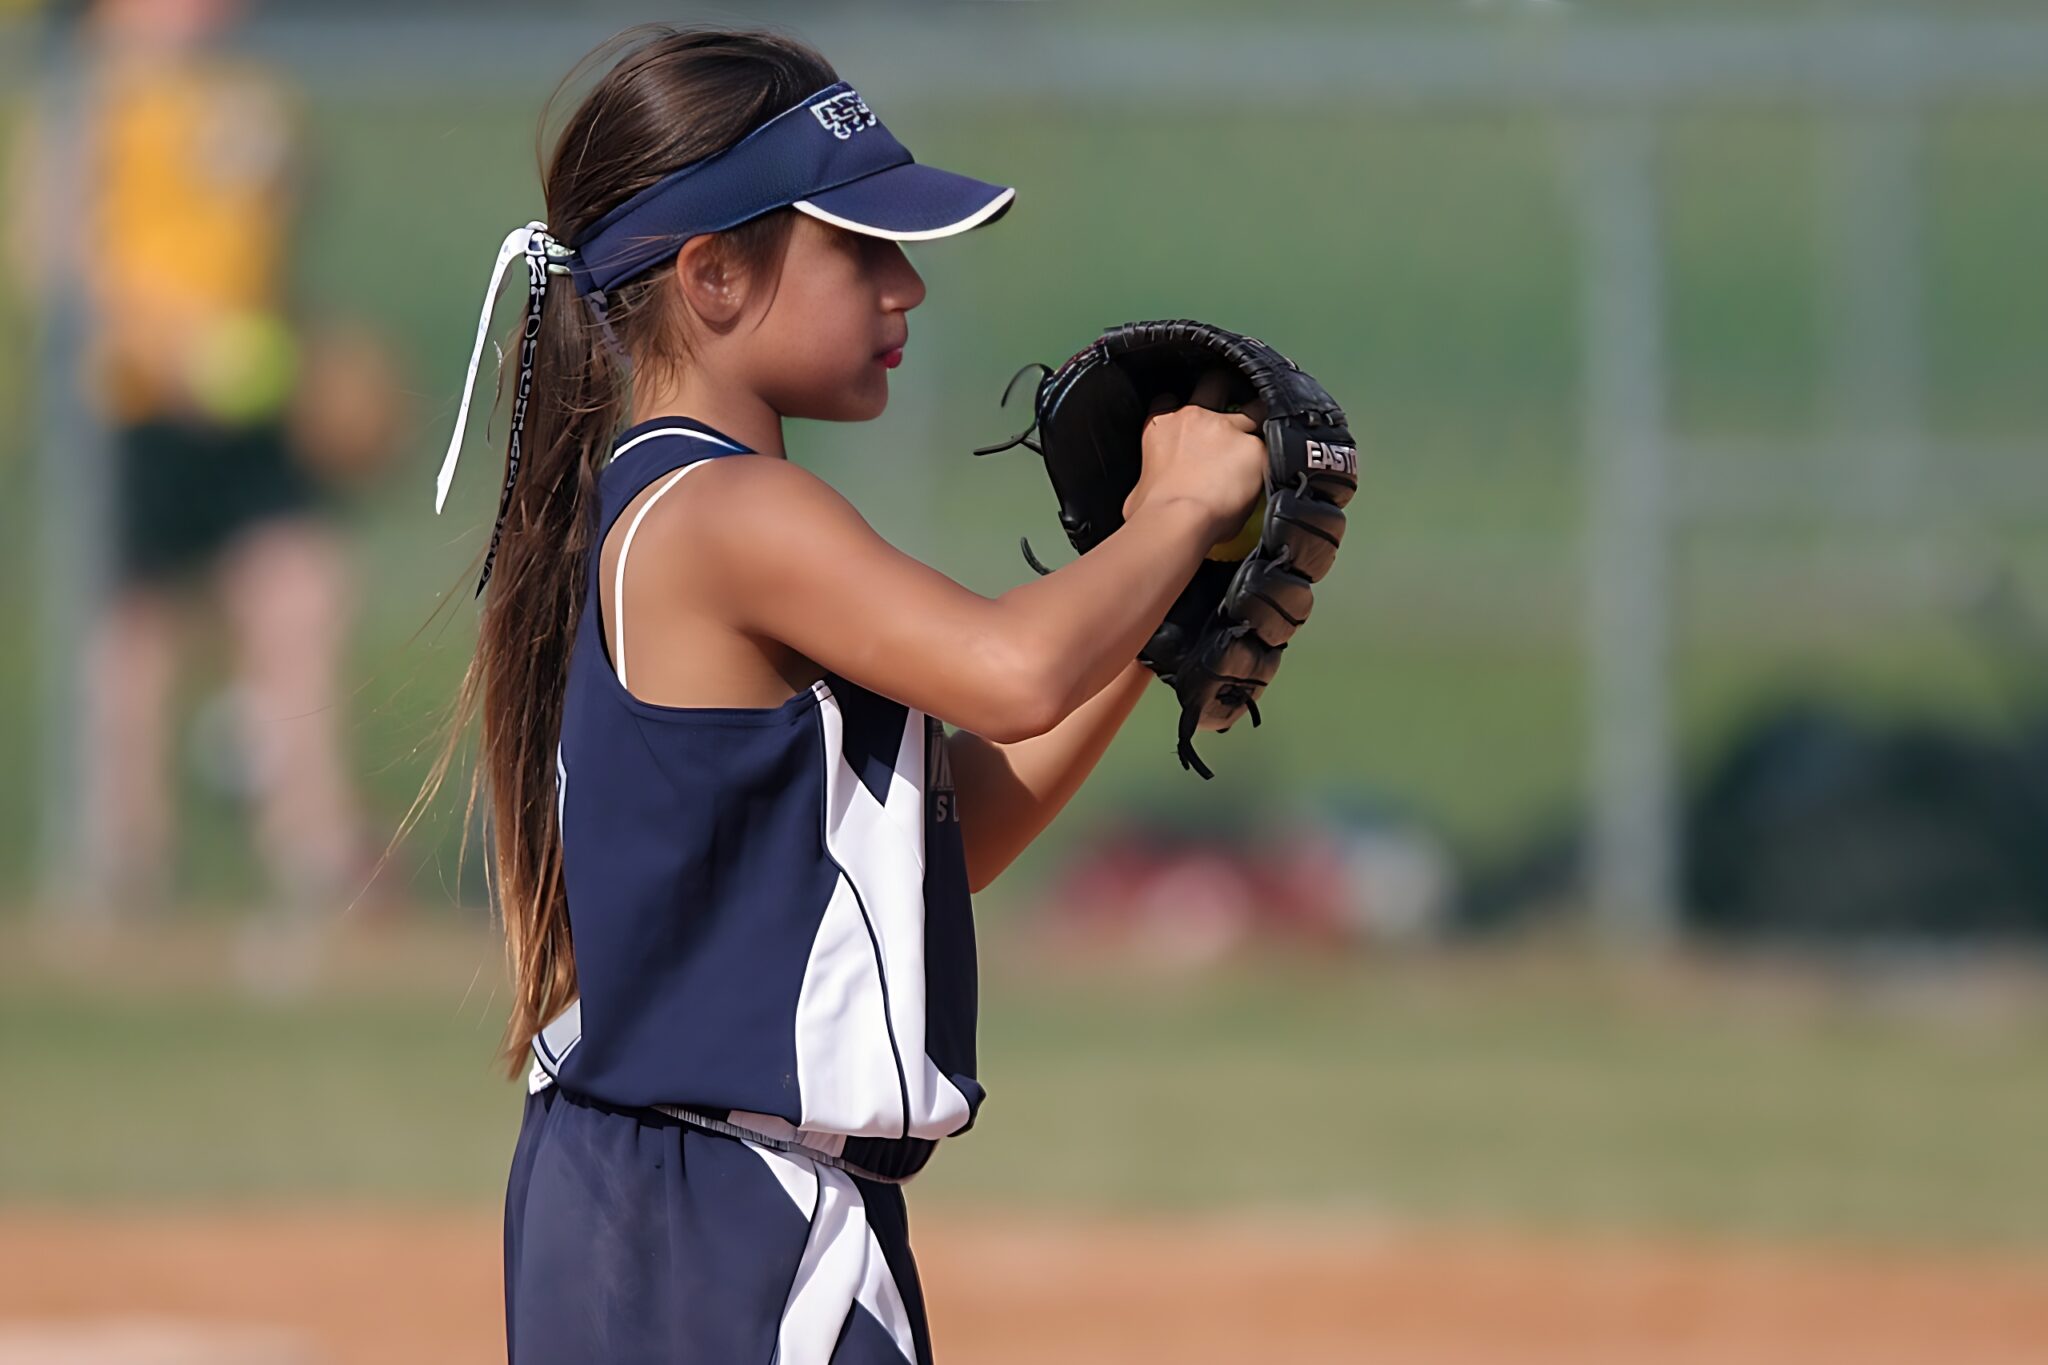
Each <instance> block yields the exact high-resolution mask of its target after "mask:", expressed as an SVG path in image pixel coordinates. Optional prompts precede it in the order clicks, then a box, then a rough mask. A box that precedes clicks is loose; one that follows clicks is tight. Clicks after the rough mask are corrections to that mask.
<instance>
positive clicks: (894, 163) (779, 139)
mask: <svg viewBox="0 0 2048 1365" xmlns="http://www.w3.org/2000/svg"><path fill="white" fill-rule="evenodd" d="M1016 195H1017V191H1016V190H1014V189H1012V188H1010V187H1009V186H1006V185H992V184H989V183H988V182H987V181H984V180H976V179H974V178H973V177H971V176H965V175H960V174H958V173H956V172H953V171H945V170H940V169H939V168H938V167H936V166H926V165H922V164H920V163H919V162H917V161H915V160H913V159H912V157H911V155H910V152H909V151H908V150H907V149H906V148H905V147H904V146H903V144H902V143H900V142H898V141H897V140H896V139H895V137H894V136H893V135H891V133H890V132H889V130H888V129H887V128H885V127H883V126H882V122H881V120H880V119H878V118H876V117H875V115H874V111H872V110H871V109H869V108H868V106H867V102H866V101H865V100H863V99H862V98H861V97H860V94H859V92H858V91H856V90H855V89H854V88H853V87H852V86H851V85H849V84H847V83H846V82H845V81H839V82H837V83H835V84H832V85H828V86H826V87H825V88H824V89H823V90H820V91H818V92H817V93H816V94H813V95H811V96H810V97H808V98H806V99H804V100H802V101H800V102H799V103H797V104H795V105H792V106H791V107H790V108H788V109H785V110H784V111H783V112H781V113H780V114H777V115H776V116H775V117H774V118H771V119H769V120H768V121H767V122H766V123H764V124H762V125H761V126H760V127H758V128H756V129H754V131H752V132H751V133H748V134H747V135H746V136H745V137H743V138H741V139H740V140H739V141H738V142H736V143H734V144H733V145H732V146H731V147H728V148H727V149H726V150H724V151H722V152H719V153H716V154H715V155H712V156H708V157H705V158H704V159H703V160H701V161H694V162H691V163H690V164H689V165H687V166H684V167H682V168H681V169H679V170H676V171H673V172H671V173H670V174H669V175H667V176H665V177H663V178H662V179H661V180H658V181H656V182H655V183H654V184H652V185H649V186H648V187H647V188H646V189H644V190H642V191H641V192H640V193H638V194H636V195H634V196H633V197H632V198H630V199H628V200H626V202H624V203H623V204H620V205H619V206H618V207H617V208H614V209H613V210H612V211H611V212H610V213H607V214H606V215H605V216H604V217H602V218H600V219H598V220H597V221H596V222H595V223H592V224H591V225H590V227H589V228H588V229H587V230H585V231H584V232H583V233H582V234H581V236H582V240H581V241H580V242H577V243H576V244H575V247H574V254H573V255H570V256H568V257H567V258H566V259H567V262H568V266H569V273H570V274H571V275H573V276H574V277H575V281H576V290H577V292H578V293H581V294H590V293H602V292H605V291H608V290H610V289H612V288H614V287H616V286H617V285H620V284H623V283H625V282H626V281H627V280H630V279H632V278H633V277H634V276H636V275H638V274H640V273H641V272H642V271H645V270H647V269H649V268H650V267H652V266H654V265H655V264H657V263H658V262H661V261H664V260H667V259H669V258H671V257H673V256H674V255H675V253H676V252H677V251H679V250H681V248H682V245H683V243H684V242H686V241H688V240H689V239H690V238H691V237H695V236H697V235H698V234H700V233H706V232H720V231H723V230H724V229H726V228H729V227H734V226H737V225H738V224H740V223H744V222H746V221H747V220H748V219H750V218H758V217H759V216H760V215H762V214H764V213H767V212H769V211H770V210H771V209H778V208H782V207H783V206H785V205H788V206H791V207H794V208H795V209H797V210H798V211H800V212H803V213H807V214H809V215H811V216H812V217H813V218H817V219H820V220H822V221H824V222H827V223H833V224H836V225H838V226H839V227H842V228H846V229H848V230H850V231H853V232H859V233H865V234H867V235H868V236H871V237H887V238H890V239H892V240H895V241H899V242H904V241H922V240H926V239H929V238H934V237H950V236H952V235H953V234H954V233H956V232H965V231H967V230H968V229H969V228H973V227H978V226H980V225H981V224H983V223H992V222H994V221H995V220H996V219H998V218H1000V217H1002V216H1003V214H1004V213H1006V212H1008V211H1009V207H1010V205H1011V203H1012V202H1014V200H1015V199H1016Z"/></svg>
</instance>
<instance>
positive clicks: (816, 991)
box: [796, 876, 903, 1138]
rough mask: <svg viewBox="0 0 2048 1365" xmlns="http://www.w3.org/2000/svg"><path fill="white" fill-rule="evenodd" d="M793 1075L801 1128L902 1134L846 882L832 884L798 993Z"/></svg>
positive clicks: (867, 948) (899, 1092)
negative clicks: (801, 1114) (800, 1116)
mask: <svg viewBox="0 0 2048 1365" xmlns="http://www.w3.org/2000/svg"><path fill="white" fill-rule="evenodd" d="M796 1076H797V1094H798V1095H799V1096H800V1097H801V1099H802V1103H803V1126H804V1127H805V1128H822V1129H827V1130H829V1131H832V1132H837V1133H853V1134H857V1135H860V1136H863V1137H891V1138H893V1137H900V1136H902V1134H903V1089H902V1087H901V1085H899V1084H898V1082H897V1078H896V1053H895V1050H894V1049H893V1048H891V1047H890V1046H889V1027H888V1010H887V1007H886V1006H885V1005H884V1004H883V1000H882V976H881V972H880V970H879V969H878V968H877V966H876V964H875V948H874V939H873V938H872V936H870V935H869V933H868V926H867V921H866V920H865V919H864V918H863V917H862V916H861V912H860V903H859V901H858V899H857V898H856V897H855V895H854V890H853V884H852V883H851V882H849V881H848V880H847V879H846V878H845V877H844V876H839V877H836V878H834V880H833V886H832V899H831V900H830V901H828V902H826V905H825V915H824V918H823V919H822V920H821V921H820V922H819V924H818V936H817V937H816V938H815V939H813V940H812V941H811V956H810V960H809V961H808V962H807V963H805V964H804V979H803V985H802V986H801V987H800V988H799V989H798V991H797V997H796Z"/></svg>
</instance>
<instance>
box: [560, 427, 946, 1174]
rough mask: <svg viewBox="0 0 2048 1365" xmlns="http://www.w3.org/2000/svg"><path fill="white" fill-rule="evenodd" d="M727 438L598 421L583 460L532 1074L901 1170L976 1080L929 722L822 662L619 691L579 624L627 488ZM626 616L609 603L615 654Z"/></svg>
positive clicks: (939, 739) (941, 753)
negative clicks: (588, 466)
mask: <svg viewBox="0 0 2048 1365" xmlns="http://www.w3.org/2000/svg"><path fill="white" fill-rule="evenodd" d="M741 453H750V452H748V448H747V447H746V446H744V445H742V444H741V443H739V442H737V441H734V440H732V439H731V438H729V437H727V436H725V435H724V434H723V433H721V432H718V431H716V430H714V429H713V428H711V427H709V426H707V425H705V424H704V423H701V422H697V421H695V420H692V419H688V418H679V417H661V418H655V419H652V420H650V421H647V422H642V423H639V424H637V425H635V426H633V427H630V428H628V429H627V430H626V431H624V432H623V433H621V434H620V436H619V437H618V438H617V440H616V441H615V443H614V445H613V453H612V457H611V459H610V460H609V462H608V463H607V464H606V465H605V466H604V468H603V470H602V471H601V473H600V476H599V480H598V497H597V499H596V502H597V503H598V508H597V521H596V524H595V527H594V530H595V534H594V536H593V539H592V541H591V546H592V549H591V553H590V555H589V563H590V567H589V578H588V582H587V584H586V587H585V593H586V597H585V602H584V606H583V610H582V614H581V620H580V624H579V626H578V628H577V633H576V639H575V641H574V644H573V645H572V647H571V654H570V663H569V670H568V678H567V684H566V687H567V690H566V692H565V694H564V701H563V712H562V725H561V736H560V741H559V744H558V746H557V750H556V772H555V776H556V791H555V801H556V818H557V819H558V821H559V822H560V828H561V834H562V844H563V874H564V879H565V882H566V885H567V890H568V910H569V924H570V933H571V937H572V940H573V942H574V944H575V953H576V972H577V979H578V988H579V990H580V992H581V995H580V998H579V1000H578V1001H577V1002H576V1005H575V1006H574V1007H572V1008H571V1010H570V1011H569V1012H567V1013H566V1014H565V1015H564V1016H562V1017H561V1018H559V1019H558V1020H556V1021H554V1022H553V1023H551V1024H550V1025H549V1026H548V1027H547V1028H546V1029H544V1030H543V1031H542V1033H541V1035H540V1036H539V1037H537V1038H536V1039H535V1042H534V1053H535V1059H536V1067H535V1071H534V1076H533V1082H534V1084H535V1086H536V1087H539V1086H542V1085H544V1084H546V1083H547V1081H548V1080H550V1079H552V1080H555V1081H559V1082H560V1083H561V1084H562V1085H563V1086H564V1088H566V1089H569V1090H573V1091H577V1092H580V1093H582V1094H586V1095H589V1096H592V1097H594V1098H596V1099H598V1100H600V1101H604V1102H608V1103H611V1104H616V1105H621V1106H654V1105H680V1106H689V1107H703V1108H709V1109H712V1110H714V1111H720V1112H722V1111H727V1110H730V1111H733V1122H735V1123H739V1122H741V1118H740V1116H741V1115H742V1114H746V1115H752V1116H760V1115H771V1116H774V1117H775V1118H778V1119H781V1120H783V1121H786V1122H787V1123H788V1124H789V1125H791V1126H792V1127H793V1128H794V1129H795V1130H796V1132H797V1136H798V1138H799V1139H800V1140H801V1141H803V1142H804V1143H805V1144H806V1145H809V1146H813V1147H818V1148H822V1149H823V1150H826V1151H829V1152H831V1153H833V1154H835V1155H841V1156H843V1157H844V1158H845V1159H846V1160H848V1161H850V1162H854V1163H856V1164H857V1165H859V1166H861V1167H864V1168H867V1169H870V1170H874V1171H881V1172H886V1173H889V1174H892V1175H895V1176H907V1175H908V1174H911V1173H912V1172H914V1171H915V1170H916V1169H917V1168H919V1167H920V1166H922V1165H923V1163H924V1161H925V1160H926V1159H927V1158H928V1157H929V1155H930V1153H931V1150H932V1148H933V1146H934V1145H935V1144H936V1142H937V1140H938V1139H940V1138H943V1137H947V1136H949V1135H951V1134H954V1133H959V1132H962V1131H964V1130H965V1129H966V1128H967V1127H968V1126H969V1125H970V1124H971V1123H972V1122H973V1120H974V1115H975V1111H976V1109H977V1107H978V1106H979V1104H980V1102H981V1098H982V1088H981V1086H980V1085H979V1084H978V1083H977V1082H976V1081H975V1078H974V1070H975V1056H974V1050H975V1049H974V1031H975V1010H976V987H975V954H974V929H973V919H972V911H971V906H970V902H969V896H968V887H967V869H966V859H965V856H964V853H963V850H962V846H961V840H960V823H959V811H958V808H957V806H956V805H955V802H954V797H953V791H952V774H951V767H950V765H949V764H948V762H947V761H946V750H945V742H944V730H943V728H942V727H941V725H940V723H939V722H938V720H937V719H936V718H935V717H932V716H930V715H927V714H926V713H925V712H923V711H920V710H918V709H916V708H914V707H910V706H907V705H905V704H904V703H902V702H898V701H894V700H892V699H890V698H888V697H884V696H881V695H879V694H878V693H875V692H872V691H870V690H868V689H867V688H864V687H862V686H860V685H859V684H857V683H854V682H853V681H851V680H850V679H847V678H843V677H840V676H838V675H837V674H834V673H830V672H828V673H827V674H826V676H825V677H823V678H821V679H819V680H818V681H816V682H814V683H812V684H811V685H810V686H809V687H807V688H805V689H804V690H803V691H800V692H798V693H797V694H796V695H794V696H792V697H790V698H789V699H788V700H787V701H785V702H783V703H782V704H781V705H779V706H772V707H747V706H667V705H660V704H657V703H654V702H649V701H644V700H642V699H640V698H639V697H636V696H634V695H633V694H632V693H631V692H630V691H628V690H627V686H626V684H625V683H624V682H622V681H621V679H620V676H619V673H618V672H617V671H615V667H614V661H613V660H612V659H611V657H610V654H609V650H608V646H607V643H606V640H605V637H604V631H603V627H602V625H601V618H600V616H599V594H600V593H609V594H612V595H611V596H610V597H609V598H608V599H607V602H606V605H607V606H608V607H609V608H610V609H611V611H612V616H613V621H614V627H613V628H614V632H615V633H617V632H618V631H619V624H618V607H619V599H618V596H617V586H616V583H615V582H614V583H606V582H603V581H601V579H602V573H601V556H600V554H599V550H600V549H601V547H602V546H603V544H604V539H605V536H606V534H607V533H608V532H609V531H610V530H611V528H612V526H613V524H614V522H616V521H617V520H618V518H619V517H620V515H621V514H622V513H623V511H624V510H625V508H626V506H627V505H628V504H629V503H630V502H631V501H632V500H633V498H634V497H635V496H636V495H637V494H638V493H639V492H640V491H641V490H642V489H643V488H646V487H647V486H648V485H649V484H651V483H654V482H655V481H657V480H660V481H662V482H664V483H669V482H671V481H673V482H676V483H679V484H680V485H681V486H680V487H675V488H673V489H672V490H670V491H665V492H663V493H662V494H660V495H659V496H669V497H688V496H689V494H690V491H691V490H690V488H689V478H688V473H689V470H690V469H691V468H693V467H695V466H696V465H697V464H698V463H699V462H701V461H705V460H710V459H715V458H718V457H720V456H722V455H730V454H741ZM641 510H642V511H644V510H645V505H643V508H642V509H641ZM638 529H639V524H638V520H637V514H636V519H635V520H634V521H632V522H629V523H628V524H627V527H626V528H625V531H624V534H625V536H626V540H625V542H624V544H623V545H622V547H621V554H622V555H623V554H624V553H625V551H626V549H627V548H629V547H630V545H631V539H632V536H633V535H634V534H635V533H637V531H638ZM647 629H648V623H646V622H645V621H641V622H637V623H636V622H634V621H632V620H630V619H628V620H626V621H625V622H624V629H623V639H622V641H621V644H620V653H621V656H622V659H621V660H620V662H622V663H629V661H630V659H631V657H632V652H633V650H632V645H633V641H634V639H635V635H636V630H637V632H638V633H639V634H640V635H641V636H643V637H644V634H645V632H646V631H647ZM627 677H628V678H630V677H631V672H630V668H628V670H627Z"/></svg>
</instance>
